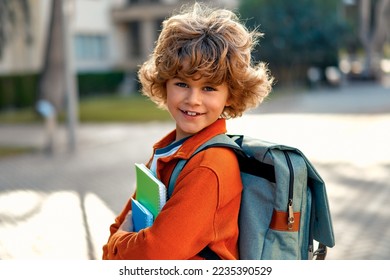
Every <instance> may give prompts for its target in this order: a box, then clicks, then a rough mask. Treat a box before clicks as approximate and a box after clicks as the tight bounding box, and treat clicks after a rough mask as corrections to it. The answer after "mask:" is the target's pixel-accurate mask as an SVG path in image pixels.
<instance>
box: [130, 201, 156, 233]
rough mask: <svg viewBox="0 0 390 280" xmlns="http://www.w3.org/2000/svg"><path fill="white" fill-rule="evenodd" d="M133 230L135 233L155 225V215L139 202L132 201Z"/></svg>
mask: <svg viewBox="0 0 390 280" xmlns="http://www.w3.org/2000/svg"><path fill="white" fill-rule="evenodd" d="M131 209H132V215H133V228H134V231H135V232H138V231H140V230H141V229H144V228H147V227H150V226H151V225H152V224H153V214H152V213H151V212H150V211H149V210H148V209H147V208H146V207H145V206H143V205H142V204H141V203H140V202H139V201H137V200H135V199H133V198H132V199H131Z"/></svg>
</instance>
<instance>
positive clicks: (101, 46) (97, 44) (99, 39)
mask: <svg viewBox="0 0 390 280" xmlns="http://www.w3.org/2000/svg"><path fill="white" fill-rule="evenodd" d="M75 55H76V59H79V60H89V61H91V60H102V59H106V58H107V55H108V44H107V37H106V36H104V35H76V38H75Z"/></svg>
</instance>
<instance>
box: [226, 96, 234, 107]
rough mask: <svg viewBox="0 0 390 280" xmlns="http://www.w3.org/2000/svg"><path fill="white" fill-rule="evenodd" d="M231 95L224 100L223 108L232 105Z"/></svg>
mask: <svg viewBox="0 0 390 280" xmlns="http://www.w3.org/2000/svg"><path fill="white" fill-rule="evenodd" d="M231 98H232V97H231V95H230V94H229V96H228V98H227V99H226V103H225V107H227V106H230V105H232V100H231Z"/></svg>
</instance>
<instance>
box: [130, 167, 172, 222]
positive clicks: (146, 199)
mask: <svg viewBox="0 0 390 280" xmlns="http://www.w3.org/2000/svg"><path fill="white" fill-rule="evenodd" d="M135 175H136V191H135V197H136V199H137V200H138V201H139V202H140V203H141V204H142V205H143V206H145V207H146V208H147V209H148V210H149V211H150V212H151V213H152V214H153V218H154V219H155V218H156V217H157V215H158V213H160V211H161V209H162V208H163V206H164V204H165V203H166V201H167V189H166V187H165V185H164V184H163V183H162V182H161V181H160V180H159V179H158V178H156V177H155V176H154V174H153V173H152V172H151V171H150V170H149V169H148V168H147V167H146V166H145V165H144V164H142V163H141V164H140V163H136V164H135Z"/></svg>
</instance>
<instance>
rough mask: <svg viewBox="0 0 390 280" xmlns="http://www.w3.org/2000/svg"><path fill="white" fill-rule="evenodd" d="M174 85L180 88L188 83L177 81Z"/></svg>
mask: <svg viewBox="0 0 390 280" xmlns="http://www.w3.org/2000/svg"><path fill="white" fill-rule="evenodd" d="M175 85H177V86H178V87H182V88H186V87H188V85H187V84H186V83H182V82H178V83H176V84H175Z"/></svg>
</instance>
